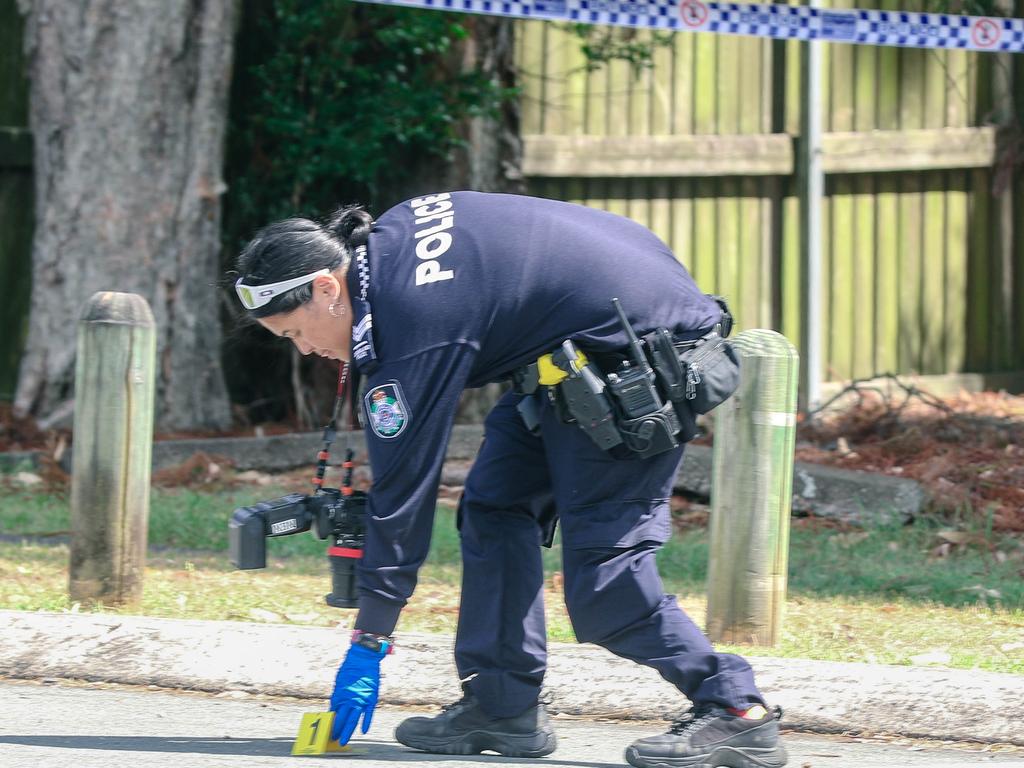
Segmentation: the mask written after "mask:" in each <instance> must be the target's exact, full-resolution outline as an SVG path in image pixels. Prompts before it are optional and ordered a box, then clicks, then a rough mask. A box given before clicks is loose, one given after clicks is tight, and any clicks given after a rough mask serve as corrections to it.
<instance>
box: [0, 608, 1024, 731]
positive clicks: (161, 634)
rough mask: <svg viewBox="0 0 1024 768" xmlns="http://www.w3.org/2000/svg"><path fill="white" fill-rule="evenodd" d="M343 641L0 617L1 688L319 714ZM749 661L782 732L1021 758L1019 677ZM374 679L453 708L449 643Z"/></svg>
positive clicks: (219, 628) (654, 695)
mask: <svg viewBox="0 0 1024 768" xmlns="http://www.w3.org/2000/svg"><path fill="white" fill-rule="evenodd" d="M346 635H347V631H346V630H344V629H341V628H333V629H326V628H318V627H303V626H294V625H280V624H253V623H245V622H221V621H195V620H188V621H175V620H169V619H152V618H146V617H138V616H117V615H109V614H108V615H101V614H69V613H24V612H16V611H0V676H5V677H10V678H21V679H40V678H68V679H79V680H88V681H99V682H111V683H122V684H128V685H157V686H160V687H167V688H176V689H190V690H203V691H209V692H214V693H216V692H223V691H242V692H248V693H266V694H271V695H280V696H296V697H300V698H311V699H320V700H323V699H326V698H327V697H328V696H329V695H330V690H331V685H332V683H333V680H334V673H335V671H336V666H337V664H338V661H339V660H340V658H341V655H342V653H343V649H344V647H345V644H346V642H347V637H346ZM750 661H751V663H752V664H753V666H754V669H755V672H756V673H757V679H758V683H759V685H760V687H761V689H762V691H764V693H765V695H766V696H767V697H768V698H769V700H770V703H772V704H779V705H781V706H782V707H783V709H784V710H785V717H784V719H783V724H784V725H785V726H786V727H788V728H792V729H796V730H802V731H817V732H825V733H846V732H854V733H864V734H890V735H898V736H908V737H919V738H937V739H949V740H970V741H982V742H993V743H994V742H999V743H1012V744H1018V745H1024V729H1022V728H1021V727H1020V722H1019V719H1018V718H1019V711H1017V708H1016V707H1015V706H1014V705H1015V704H1019V703H1020V702H1021V701H1024V676H1019V675H1007V674H996V673H989V672H979V671H975V670H954V669H944V668H933V667H928V668H925V667H897V666H874V665H866V664H851V663H830V662H820V661H808V660H802V659H776V658H763V657H751V658H750ZM383 672H384V674H383V680H382V690H381V701H382V702H383V703H386V704H395V705H400V704H420V705H422V704H444V703H448V702H450V701H454V700H455V699H457V698H458V697H459V695H460V692H459V687H458V682H457V675H456V672H455V668H454V664H453V662H452V638H451V637H448V636H430V635H402V636H400V639H399V646H398V650H397V652H396V653H395V655H394V656H391V657H389V658H388V659H387V660H386V661H385V662H384V667H383ZM545 687H546V688H547V690H548V691H549V692H550V695H551V698H552V704H551V709H552V710H553V711H554V712H564V713H567V714H573V715H583V716H588V717H611V718H618V719H667V718H669V717H672V716H674V715H676V714H678V713H679V711H680V710H681V709H682V708H683V707H684V706H685V701H684V700H683V698H682V697H681V696H680V695H679V693H678V692H677V691H676V690H675V689H674V688H672V687H671V686H669V685H668V684H667V683H666V682H664V681H663V680H661V678H660V677H658V675H657V674H656V673H655V672H654V671H653V670H651V669H648V668H645V667H640V666H638V665H636V664H633V663H631V662H628V661H625V660H623V659H619V658H616V657H614V656H612V655H611V654H609V653H607V652H606V651H604V650H603V649H601V648H597V647H594V646H584V645H574V644H565V643H558V644H552V646H551V647H550V649H549V671H548V675H547V678H546V680H545Z"/></svg>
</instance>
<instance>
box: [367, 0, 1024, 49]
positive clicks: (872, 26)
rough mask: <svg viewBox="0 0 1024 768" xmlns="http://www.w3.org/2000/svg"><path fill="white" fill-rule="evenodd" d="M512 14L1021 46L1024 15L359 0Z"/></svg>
mask: <svg viewBox="0 0 1024 768" xmlns="http://www.w3.org/2000/svg"><path fill="white" fill-rule="evenodd" d="M360 2H369V3H377V4H380V5H401V6H406V7H412V8H432V9H434V10H440V11H458V12H461V13H482V14H487V15H491V16H508V17H512V18H516V19H544V20H548V21H552V20H557V21H569V22H574V23H577V24H609V25H612V26H621V27H637V28H641V29H660V30H669V31H676V32H687V31H689V32H716V33H718V34H725V35H748V36H753V37H770V38H776V39H781V40H826V41H829V42H835V43H854V44H860V45H894V46H900V47H905V48H952V49H960V50H968V51H1010V52H1013V53H1021V52H1024V19H1003V18H992V17H988V16H957V15H953V14H947V13H916V12H910V11H863V10H855V9H826V8H809V7H806V6H796V5H757V4H744V3H718V2H703V1H702V0H360Z"/></svg>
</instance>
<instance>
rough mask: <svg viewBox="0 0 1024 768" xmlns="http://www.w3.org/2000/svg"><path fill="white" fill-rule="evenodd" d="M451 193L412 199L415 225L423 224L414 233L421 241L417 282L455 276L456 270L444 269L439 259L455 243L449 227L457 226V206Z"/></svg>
mask: <svg viewBox="0 0 1024 768" xmlns="http://www.w3.org/2000/svg"><path fill="white" fill-rule="evenodd" d="M451 197H452V196H451V195H450V194H448V193H447V192H442V193H441V194H439V195H430V196H428V197H417V198H416V199H414V200H410V201H409V205H410V206H411V207H412V209H413V210H412V213H413V215H414V216H415V217H416V226H417V227H422V229H418V230H417V231H416V234H415V235H414V237H415V238H416V240H417V241H418V242H417V243H416V256H417V257H419V259H420V260H421V262H420V264H418V265H416V285H423V284H424V283H437V282H440V281H441V280H451V279H452V278H453V277H455V271H454V270H451V269H441V262H440V260H439V259H440V258H441V256H443V255H444V254H445V253H447V251H448V249H449V248H451V246H452V233H451V232H449V231H448V230H450V229H451V228H452V227H453V226H455V210H454V209H453V208H452V202H451Z"/></svg>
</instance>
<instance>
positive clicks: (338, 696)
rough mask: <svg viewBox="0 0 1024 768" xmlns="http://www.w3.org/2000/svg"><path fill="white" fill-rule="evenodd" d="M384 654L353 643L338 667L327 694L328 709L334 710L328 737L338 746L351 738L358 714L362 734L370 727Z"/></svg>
mask: <svg viewBox="0 0 1024 768" xmlns="http://www.w3.org/2000/svg"><path fill="white" fill-rule="evenodd" d="M384 656H385V653H378V652H375V651H371V650H370V649H369V648H364V647H362V646H361V645H353V646H351V647H350V648H349V649H348V654H347V655H346V656H345V660H344V661H343V662H342V663H341V666H340V667H338V675H337V677H335V678H334V693H332V694H331V709H332V710H333V711H334V713H335V714H334V727H333V728H332V729H331V738H332V739H337V740H338V742H339V743H340V744H342V745H345V744H347V743H348V740H349V739H351V738H352V734H353V732H354V731H355V729H356V724H357V723H358V722H359V718H360V717H361V718H362V719H363V733H366V732H367V731H368V730H370V722H371V721H372V720H373V710H374V709H376V707H377V692H378V690H379V689H380V660H381V659H382V658H384Z"/></svg>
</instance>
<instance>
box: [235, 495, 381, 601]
mask: <svg viewBox="0 0 1024 768" xmlns="http://www.w3.org/2000/svg"><path fill="white" fill-rule="evenodd" d="M311 528H312V529H313V532H314V533H315V534H316V536H317V537H318V538H320V539H329V540H330V541H331V544H330V545H329V546H328V548H327V556H328V559H329V561H330V564H331V592H330V594H328V595H325V597H324V599H325V600H326V602H327V604H328V605H330V606H333V607H335V608H357V607H358V606H359V595H358V592H357V591H356V562H357V561H358V560H359V558H361V557H362V556H363V544H364V542H365V540H366V494H365V493H364V492H362V491H356V490H353V489H352V487H351V485H350V484H349V483H348V482H346V483H345V484H344V487H343V488H341V489H338V488H323V489H322V490H321V491H320V492H319V493H317V494H315V495H306V494H302V493H290V494H288V495H287V496H281V497H280V498H277V499H271V500H269V501H261V502H259V503H257V504H254V505H252V506H251V507H239V508H238V509H236V510H235V511H234V513H233V514H232V516H231V520H230V522H229V523H228V544H229V553H230V557H231V562H232V564H233V565H234V566H235V567H236V568H239V569H241V570H253V569H256V568H266V566H267V539H271V538H276V537H279V536H291V535H293V534H296V533H302V532H304V531H308V530H310V529H311Z"/></svg>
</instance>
